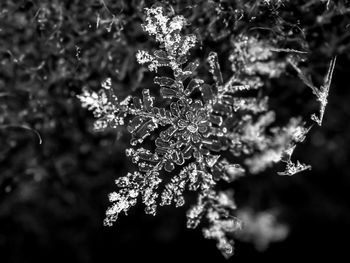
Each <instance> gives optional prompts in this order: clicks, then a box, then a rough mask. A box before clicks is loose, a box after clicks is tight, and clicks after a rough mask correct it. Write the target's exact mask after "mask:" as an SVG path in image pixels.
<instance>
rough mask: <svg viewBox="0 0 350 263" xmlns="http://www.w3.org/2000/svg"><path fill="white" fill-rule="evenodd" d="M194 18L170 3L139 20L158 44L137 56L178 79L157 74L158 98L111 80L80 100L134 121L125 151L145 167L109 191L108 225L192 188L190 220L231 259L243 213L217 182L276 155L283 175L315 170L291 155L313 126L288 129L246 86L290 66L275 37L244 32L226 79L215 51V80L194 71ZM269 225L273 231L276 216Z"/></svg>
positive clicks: (110, 116) (103, 116)
mask: <svg viewBox="0 0 350 263" xmlns="http://www.w3.org/2000/svg"><path fill="white" fill-rule="evenodd" d="M266 2H269V1H266ZM278 2H279V1H278ZM187 25H188V23H187V21H186V19H185V18H184V17H183V16H178V15H175V14H174V11H173V10H172V9H171V8H170V9H165V8H163V7H160V6H157V7H152V8H147V9H145V19H144V24H143V25H142V27H143V29H144V30H145V31H146V32H147V33H148V34H149V35H150V36H153V37H154V38H155V40H156V42H157V43H158V44H159V46H160V49H157V50H155V51H153V52H149V51H145V50H139V51H138V52H137V54H136V58H137V61H138V62H139V63H140V64H145V65H147V66H148V69H149V70H150V71H155V72H157V70H158V68H160V67H167V68H170V69H171V70H172V73H173V74H172V76H171V77H169V76H156V77H155V78H154V83H155V84H156V85H158V86H159V90H160V96H161V101H162V102H161V103H159V102H158V101H157V100H155V98H154V97H152V95H151V93H150V90H149V89H144V90H143V91H142V96H141V98H139V97H130V96H129V97H127V98H125V99H124V100H122V101H120V100H119V99H118V98H117V97H116V96H115V95H114V94H113V89H112V88H111V86H112V85H111V81H110V80H109V79H107V81H105V82H104V83H103V85H102V86H103V88H104V89H103V90H102V91H101V92H100V93H95V92H89V91H87V90H85V91H84V92H83V94H82V95H80V96H79V99H80V100H81V102H82V105H83V107H86V108H88V109H89V110H91V111H93V113H94V115H95V117H96V118H97V121H96V123H97V124H96V123H95V126H96V125H97V126H99V127H100V128H105V127H107V126H108V127H115V126H117V125H124V123H127V125H126V129H127V131H128V132H129V133H130V134H131V140H130V144H131V146H132V147H131V148H129V149H127V150H126V155H127V156H128V157H129V158H131V160H132V162H133V163H134V164H135V165H137V167H138V170H137V171H134V172H129V173H128V174H127V175H126V176H123V177H120V178H118V179H117V180H116V185H117V187H118V191H116V192H113V193H111V194H110V196H109V200H110V202H111V203H112V205H111V206H110V207H109V208H108V210H107V212H106V219H105V220H104V224H105V225H109V226H110V225H112V224H113V222H114V221H116V220H117V219H118V217H119V215H120V214H121V213H125V214H126V213H127V212H128V211H129V210H130V209H131V208H132V207H133V206H135V205H136V203H137V202H138V200H141V201H142V203H143V204H144V205H145V212H146V213H147V214H152V215H154V214H155V213H156V211H157V207H158V205H170V204H172V203H174V204H175V206H176V207H179V206H183V205H184V204H185V201H186V200H185V198H184V192H185V191H187V190H189V191H195V192H196V193H197V202H196V204H194V205H193V206H192V207H191V208H190V209H189V210H188V212H187V219H188V220H187V226H188V227H189V228H196V227H197V226H199V225H200V224H203V235H204V236H205V237H206V238H210V239H214V240H216V243H217V247H218V249H219V250H220V251H221V252H222V254H223V255H224V256H225V257H229V256H231V255H232V254H233V251H234V247H233V244H234V241H233V239H232V236H233V235H232V233H233V232H236V231H238V230H239V229H241V226H242V222H241V220H240V219H239V218H238V217H237V216H236V214H237V212H236V205H235V202H234V198H233V194H232V192H223V191H220V190H218V187H217V185H218V183H219V182H220V181H225V182H228V183H231V182H233V181H235V180H237V179H239V178H241V177H242V176H244V175H245V174H246V173H247V172H250V173H252V174H255V173H259V172H262V171H264V170H265V169H267V168H268V167H270V166H272V165H273V164H274V163H276V162H279V161H282V162H285V163H286V171H285V172H281V173H280V174H288V175H291V174H295V173H297V172H300V171H304V170H306V169H309V166H308V165H305V164H301V163H300V162H297V163H296V164H295V163H293V162H292V160H291V155H292V153H293V151H294V148H295V146H296V145H297V143H300V142H302V141H303V140H304V138H305V136H306V134H307V133H308V131H309V130H310V128H309V127H306V126H305V123H304V122H302V121H301V119H300V118H292V119H291V120H290V121H289V123H288V124H287V125H286V126H285V127H273V123H274V121H275V113H274V112H273V111H269V109H268V98H267V97H262V96H258V97H253V96H252V95H250V94H251V93H249V92H250V91H252V90H256V89H259V88H260V87H261V86H262V85H263V79H262V77H261V76H264V75H266V76H268V77H269V78H273V77H277V76H279V75H280V74H282V72H283V71H284V70H285V68H286V67H285V65H286V62H285V61H284V62H283V61H280V62H274V61H276V60H275V59H272V58H274V54H273V51H272V50H273V48H274V47H273V46H272V45H270V44H269V43H267V42H264V41H260V40H258V39H256V38H254V37H247V36H240V37H238V38H237V39H236V41H235V42H233V43H232V45H233V53H232V55H231V56H230V58H229V60H230V61H231V62H232V67H233V71H234V74H233V76H232V77H230V78H229V79H228V80H227V81H225V80H224V78H223V76H222V73H221V70H220V64H219V59H218V56H217V54H216V53H215V52H211V53H209V55H208V59H207V62H208V64H209V73H210V74H211V76H212V79H213V83H205V81H204V80H202V79H200V78H198V77H197V76H196V69H197V68H198V67H199V62H198V61H188V57H189V52H190V50H191V48H193V47H194V46H195V44H196V42H197V40H196V37H195V36H194V35H191V34H186V33H184V32H183V31H184V28H185V26H187ZM332 65H333V64H332ZM332 68H334V65H333V66H332ZM329 75H330V76H329V77H328V79H330V78H331V73H329ZM327 83H328V82H327ZM328 88H329V85H328V86H326V85H324V88H323V89H322V90H318V94H321V93H322V94H324V95H325V96H326V95H327V94H328ZM245 93H246V94H245ZM322 116H323V114H322V115H321V117H320V118H322ZM151 135H152V136H151ZM147 139H151V141H152V142H154V147H153V149H151V150H150V149H145V148H143V147H141V146H140V144H142V143H143V142H144V141H145V140H147ZM237 160H241V161H240V163H237ZM163 171H165V172H168V173H171V177H170V180H167V183H164V182H163V180H162V179H163V176H162V173H163ZM167 177H168V178H169V176H167ZM244 218H245V217H244ZM244 218H243V220H244ZM259 222H260V221H259ZM263 222H265V221H263ZM243 223H244V222H243ZM243 225H244V224H243ZM263 227H264V228H266V229H267V230H269V229H270V228H269V227H270V225H269V224H268V225H267V226H265V224H263ZM269 231H270V230H269ZM271 232H272V230H271ZM271 239H272V237H271ZM261 242H262V241H261ZM264 242H265V241H264ZM266 242H268V241H266ZM264 244H265V243H264Z"/></svg>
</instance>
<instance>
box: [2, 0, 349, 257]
mask: <svg viewBox="0 0 350 263" xmlns="http://www.w3.org/2000/svg"><path fill="white" fill-rule="evenodd" d="M150 2H152V1H111V0H110V1H105V3H106V4H107V6H108V7H106V6H104V5H103V4H101V2H100V1H78V0H71V1H58V0H53V1H48V0H47V1H31V0H23V1H10V0H3V1H1V3H0V145H1V146H0V262H6V263H7V262H16V263H17V262H84V263H85V262H106V261H109V262H133V261H140V260H157V261H158V260H162V261H165V262H167V261H170V260H183V261H188V260H195V261H196V262H204V261H205V260H208V261H209V260H210V261H211V262H226V261H225V259H224V258H223V257H222V256H221V254H220V252H219V251H218V250H217V249H216V247H215V242H214V241H212V240H205V239H204V238H203V237H202V233H201V231H200V229H197V230H188V229H186V216H185V213H186V210H187V209H188V207H189V206H190V205H191V204H190V203H187V204H186V205H185V206H184V207H182V208H177V209H175V208H174V207H162V208H160V209H159V210H158V215H157V216H156V217H152V216H147V215H145V214H144V212H143V207H142V206H141V205H138V206H136V208H134V209H132V210H131V211H130V213H129V215H128V216H121V217H120V219H119V220H118V222H117V223H116V224H115V226H113V227H112V228H109V227H103V226H102V221H103V218H104V213H105V210H106V208H107V206H108V205H109V204H108V199H107V195H108V193H109V192H111V191H113V190H115V187H114V179H115V178H116V177H118V176H121V175H123V174H125V173H126V172H127V171H128V170H129V169H131V162H130V161H129V160H127V158H126V157H125V154H124V150H125V148H126V147H127V145H128V141H129V139H130V137H129V135H128V134H126V133H124V132H123V130H117V131H115V130H106V131H104V132H100V133H96V132H94V131H92V126H93V116H92V115H91V113H90V112H88V111H87V110H86V109H83V108H82V107H81V105H80V103H79V101H78V99H77V98H76V95H77V94H80V92H81V90H82V88H83V87H88V88H90V89H93V90H98V89H99V88H100V83H101V82H102V81H103V80H104V79H105V78H106V77H112V80H113V88H114V89H115V90H116V91H117V94H118V95H120V96H121V97H123V96H125V94H129V93H133V92H134V93H136V94H137V92H138V91H139V89H140V88H139V87H140V86H141V87H142V86H147V85H152V83H151V80H152V77H153V75H152V74H150V73H147V72H145V70H144V69H143V68H142V67H140V66H139V65H137V63H136V61H135V58H134V55H135V52H136V50H137V49H140V48H142V49H147V48H150V47H151V46H152V45H154V43H152V42H150V41H149V39H148V37H147V36H146V35H145V34H144V33H143V32H142V29H141V27H140V23H142V9H143V7H147V6H150V4H151V3H150ZM168 2H171V1H168ZM173 2H174V3H173V4H174V6H175V7H176V8H175V9H176V10H177V11H181V10H182V11H181V12H183V13H184V14H186V12H187V11H188V10H187V11H186V9H185V8H184V6H186V4H187V3H186V1H173ZM189 2H191V3H195V2H197V1H188V3H189ZM203 2H205V3H204V4H198V10H199V11H196V12H197V13H196V14H195V15H193V16H192V20H191V22H192V24H194V25H193V27H197V29H196V33H197V34H199V35H200V36H201V37H202V40H203V44H204V46H206V47H208V48H209V49H211V48H212V49H215V50H216V51H218V52H219V55H220V54H224V55H225V52H226V51H227V44H225V43H227V42H228V41H227V39H228V37H229V36H227V37H225V36H224V37H223V38H219V39H217V38H216V36H217V35H220V33H222V32H217V31H216V30H218V31H220V30H221V29H220V26H219V25H218V26H217V28H211V31H208V24H210V21H211V20H210V19H212V18H211V15H212V14H211V12H212V10H211V9H208V8H209V7H210V4H209V2H211V1H208V2H206V1H203ZM221 2H223V4H226V5H225V6H226V7H227V6H230V1H221ZM249 2H251V1H247V3H249ZM314 2H315V1H314ZM314 2H313V1H309V4H308V5H307V6H308V8H306V7H305V6H304V8H302V6H303V5H305V3H304V1H295V4H294V1H293V5H292V6H288V4H286V6H285V7H284V8H282V10H284V15H286V14H287V15H288V14H290V15H291V16H292V17H293V19H295V21H298V22H299V23H300V24H299V25H300V26H301V27H305V28H306V29H307V30H306V31H305V32H306V39H307V42H308V44H309V45H310V51H312V52H310V54H309V57H308V58H309V59H308V62H307V63H306V68H307V70H308V72H309V73H310V74H311V75H312V76H313V78H314V79H315V82H316V83H320V81H321V80H322V76H324V74H325V72H326V70H327V67H328V63H329V61H330V59H331V57H332V56H334V55H338V61H337V65H336V69H335V72H334V80H333V84H332V87H331V91H330V96H329V104H328V107H327V110H326V114H325V117H324V122H323V126H322V127H317V126H315V127H314V128H313V129H312V130H311V132H310V134H309V136H308V138H307V140H306V141H305V142H304V143H303V144H301V145H300V146H299V148H297V150H296V156H295V158H297V159H299V160H301V161H302V162H305V163H308V164H311V165H312V167H313V169H312V171H307V172H304V173H302V174H298V175H296V176H293V177H284V176H278V175H276V171H278V169H279V168H280V167H276V168H272V169H270V170H268V171H267V172H265V173H263V174H262V175H257V176H247V177H245V178H242V179H241V180H239V181H238V182H237V183H235V185H234V189H235V196H236V199H237V203H238V205H242V206H247V207H252V208H253V209H255V210H257V211H260V210H261V211H264V210H266V209H275V208H277V209H278V210H279V211H280V220H281V222H284V223H286V224H288V225H289V226H290V234H289V236H288V237H287V239H286V240H284V241H282V242H280V243H275V244H272V245H271V246H270V247H269V249H268V250H266V251H265V252H257V251H256V250H255V249H254V246H253V245H252V244H248V243H242V242H238V241H237V243H236V253H235V255H234V256H233V257H232V258H231V259H230V260H229V261H230V262H231V261H232V262H233V261H235V262H243V261H247V260H251V259H256V260H270V261H272V262H277V261H281V260H285V259H291V258H297V259H299V258H301V259H305V257H312V258H315V257H318V256H323V257H326V256H332V257H333V258H340V257H341V256H346V255H348V249H349V245H348V244H349V241H348V238H349V236H350V235H349V234H350V191H349V189H350V176H349V172H350V162H349V161H350V160H349V150H350V149H349V147H350V127H349V125H350V124H349V120H350V118H349V117H350V116H349V115H350V92H349V76H350V55H349V54H350V52H349V47H350V19H349V10H348V9H349V8H350V5H349V4H348V3H347V2H346V1H339V2H336V3H337V4H334V3H333V1H331V2H332V3H331V5H330V10H328V11H325V3H314ZM319 2H320V1H319ZM213 3H214V2H213ZM240 3H241V1H237V5H238V6H239V5H240ZM112 14H117V15H116V17H114V18H113V15H112ZM98 16H99V17H100V19H101V20H100V21H101V23H100V24H99V26H98V27H97V25H96V22H97V17H98ZM198 17H202V18H203V20H200V21H202V22H200V23H199V24H196V21H199V20H198V19H197V20H196V18H198ZM266 19H268V16H267V18H266ZM315 21H318V22H317V23H316V22H315ZM109 26H110V28H109ZM109 29H110V30H109ZM109 31H110V32H109ZM208 32H211V33H208ZM229 33H230V32H228V34H229ZM216 34H217V35H216ZM150 43H151V44H150ZM195 52H197V54H200V55H203V60H204V55H205V53H206V51H205V50H204V51H203V50H200V51H198V50H197V51H195ZM225 58H226V56H224V57H223V59H225ZM223 69H224V70H225V66H223ZM291 72H292V71H291ZM224 73H225V72H224ZM227 74H229V72H228V71H227V72H226V75H227ZM224 75H225V74H224ZM141 82H142V83H141ZM272 84H274V85H273V87H275V88H274V89H272V91H270V95H271V107H272V108H273V109H276V110H277V111H278V113H279V116H280V117H281V118H282V117H290V116H298V115H301V116H304V117H305V118H307V116H309V114H310V112H314V111H317V104H316V103H315V102H314V101H315V98H314V97H313V95H312V94H311V92H310V90H309V89H308V88H307V87H305V86H304V85H303V83H302V82H301V81H300V80H299V79H298V78H296V76H295V74H294V75H293V74H292V73H291V74H290V75H288V76H286V77H283V78H281V79H279V80H274V81H273V82H272ZM35 131H37V132H38V133H39V134H40V136H41V138H42V140H43V143H42V144H39V137H38V136H37V134H36V132H35ZM117 137H120V138H119V140H117Z"/></svg>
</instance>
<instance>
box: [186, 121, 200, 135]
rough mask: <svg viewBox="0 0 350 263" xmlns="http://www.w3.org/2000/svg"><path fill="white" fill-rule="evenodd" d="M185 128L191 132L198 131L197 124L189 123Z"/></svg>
mask: <svg viewBox="0 0 350 263" xmlns="http://www.w3.org/2000/svg"><path fill="white" fill-rule="evenodd" d="M187 130H189V131H190V132H192V133H195V132H197V131H198V126H197V124H194V123H190V124H189V125H188V126H187Z"/></svg>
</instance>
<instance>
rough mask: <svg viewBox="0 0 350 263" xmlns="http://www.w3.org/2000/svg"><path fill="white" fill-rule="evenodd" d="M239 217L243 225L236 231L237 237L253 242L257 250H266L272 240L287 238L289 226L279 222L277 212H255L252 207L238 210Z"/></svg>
mask: <svg viewBox="0 0 350 263" xmlns="http://www.w3.org/2000/svg"><path fill="white" fill-rule="evenodd" d="M238 218H239V219H240V220H241V222H243V223H242V224H243V226H242V228H241V229H239V231H237V232H236V235H237V238H239V239H241V240H243V241H250V242H252V243H253V244H254V245H255V247H256V249H257V250H260V251H262V250H265V249H267V247H268V246H269V244H270V243H272V242H277V241H280V240H283V239H285V238H286V236H287V235H288V232H289V228H288V226H286V225H285V224H283V223H280V222H278V220H277V217H276V213H274V212H269V211H263V212H258V213H255V212H253V211H251V210H250V209H242V210H240V211H239V212H238Z"/></svg>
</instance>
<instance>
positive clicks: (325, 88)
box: [289, 57, 337, 126]
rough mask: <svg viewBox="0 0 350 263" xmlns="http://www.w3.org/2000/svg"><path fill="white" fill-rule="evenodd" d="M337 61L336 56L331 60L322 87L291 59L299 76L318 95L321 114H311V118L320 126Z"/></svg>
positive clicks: (291, 63) (290, 61)
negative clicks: (315, 83)
mask: <svg viewBox="0 0 350 263" xmlns="http://www.w3.org/2000/svg"><path fill="white" fill-rule="evenodd" d="M336 61H337V57H334V58H333V59H332V60H331V62H330V63H329V68H328V71H327V75H326V76H325V78H324V80H323V84H322V85H321V87H320V88H317V87H316V86H315V85H314V84H313V83H312V81H311V79H310V77H308V76H306V75H305V74H304V73H303V72H302V70H301V69H300V68H299V67H298V66H297V64H296V63H295V61H293V60H292V59H291V60H289V63H290V65H292V66H293V68H294V69H295V70H296V71H297V73H298V75H299V78H300V79H301V80H302V81H303V82H304V83H305V85H306V86H308V87H309V88H311V90H312V93H313V94H314V95H315V96H316V98H317V101H318V102H319V103H320V111H319V116H317V115H316V114H312V115H311V119H312V120H313V121H314V122H316V123H317V124H318V125H319V126H321V125H322V121H323V116H324V113H325V110H326V106H327V103H328V94H329V88H330V86H331V82H332V77H333V71H334V67H335V64H336Z"/></svg>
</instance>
